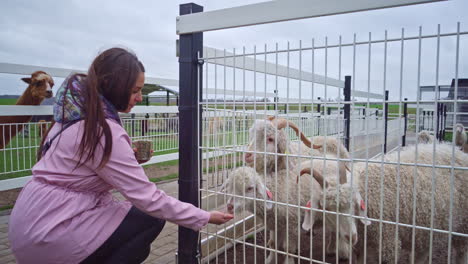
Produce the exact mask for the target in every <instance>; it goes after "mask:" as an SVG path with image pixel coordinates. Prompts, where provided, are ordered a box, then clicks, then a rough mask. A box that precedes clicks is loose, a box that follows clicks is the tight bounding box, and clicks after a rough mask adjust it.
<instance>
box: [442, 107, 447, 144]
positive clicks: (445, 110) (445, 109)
mask: <svg viewBox="0 0 468 264" xmlns="http://www.w3.org/2000/svg"><path fill="white" fill-rule="evenodd" d="M446 128H447V104H444V126H443V130H442V140H445V129H446Z"/></svg>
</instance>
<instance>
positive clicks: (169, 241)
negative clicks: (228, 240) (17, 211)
mask: <svg viewBox="0 0 468 264" xmlns="http://www.w3.org/2000/svg"><path fill="white" fill-rule="evenodd" d="M158 188H160V189H162V190H164V191H165V192H166V193H167V194H168V195H171V196H173V197H177V196H178V192H177V189H178V185H177V181H172V182H168V183H163V184H158ZM116 196H117V197H119V198H122V196H121V195H120V194H116ZM9 219H10V216H9V215H3V216H0V264H13V263H16V261H15V257H14V256H13V254H12V253H11V250H10V242H9V240H8V221H9ZM177 231H178V226H177V225H175V224H172V223H169V222H166V226H165V227H164V229H163V231H162V232H161V234H160V235H159V236H158V238H157V239H156V240H155V241H154V242H153V244H152V245H151V252H150V255H149V256H148V258H147V259H146V261H145V262H143V263H145V264H149V263H158V264H168V263H175V253H176V251H177V240H178V239H177Z"/></svg>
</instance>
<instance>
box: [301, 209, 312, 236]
mask: <svg viewBox="0 0 468 264" xmlns="http://www.w3.org/2000/svg"><path fill="white" fill-rule="evenodd" d="M311 214H312V212H311V211H309V212H306V213H305V215H304V221H303V222H302V229H304V230H305V231H309V230H310V229H312V225H313V223H312V216H311Z"/></svg>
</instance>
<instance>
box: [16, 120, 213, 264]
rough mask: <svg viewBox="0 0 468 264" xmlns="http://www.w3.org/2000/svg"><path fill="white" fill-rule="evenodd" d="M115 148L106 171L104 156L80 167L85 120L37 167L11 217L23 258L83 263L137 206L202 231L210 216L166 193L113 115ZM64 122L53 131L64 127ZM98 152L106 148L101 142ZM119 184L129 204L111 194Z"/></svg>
mask: <svg viewBox="0 0 468 264" xmlns="http://www.w3.org/2000/svg"><path fill="white" fill-rule="evenodd" d="M107 123H108V124H109V126H110V128H111V130H112V143H113V147H112V153H111V156H110V160H109V162H107V164H106V165H105V167H104V168H102V169H99V170H96V169H95V168H96V167H97V166H96V165H97V163H98V162H99V161H100V159H99V160H96V161H94V162H88V163H86V164H85V165H84V166H81V167H79V168H78V169H75V170H73V168H74V167H75V165H76V163H77V160H78V157H77V153H78V147H79V144H80V139H81V135H82V128H83V125H84V123H83V121H80V122H78V123H76V124H74V125H72V126H71V127H69V128H68V129H66V130H65V131H64V132H62V135H61V136H59V137H57V138H56V139H55V140H54V142H53V143H52V146H51V147H50V149H49V150H48V151H47V153H46V155H45V156H44V157H43V158H42V159H41V160H40V161H39V162H38V163H37V164H36V165H35V166H34V167H33V169H32V172H33V179H32V180H31V181H30V182H29V183H28V184H26V186H25V187H24V188H23V190H22V191H21V194H20V195H19V197H18V200H17V201H16V204H15V207H14V209H13V212H12V214H11V217H10V225H9V238H10V242H11V247H12V251H13V253H14V255H15V257H16V259H17V261H18V263H20V264H21V263H78V262H80V261H82V260H84V259H85V258H86V257H87V256H89V255H90V254H91V253H93V252H94V251H95V250H96V249H97V248H98V247H99V246H101V245H102V244H103V243H104V241H106V240H107V238H109V236H110V235H111V234H112V233H113V232H114V231H115V230H116V228H117V227H118V226H119V224H120V223H121V222H122V220H123V219H124V217H125V215H126V214H127V212H128V211H129V209H130V207H131V205H132V204H133V205H134V206H136V207H137V208H139V209H140V210H142V211H144V212H146V213H148V214H149V215H152V216H154V217H157V218H160V219H165V220H168V221H171V222H174V223H176V224H178V225H182V226H184V227H188V228H191V229H193V230H199V229H201V228H202V227H204V226H205V225H206V224H207V223H208V219H209V216H210V215H209V213H208V212H206V211H204V210H201V209H199V208H196V207H194V206H193V205H191V204H188V203H183V202H181V201H179V200H177V199H175V198H172V197H170V196H168V195H166V194H165V193H164V192H163V191H161V190H158V189H157V188H156V185H155V184H154V183H151V182H150V181H148V178H147V177H146V175H145V173H144V171H143V169H142V167H141V166H140V165H139V164H138V162H137V161H136V159H135V155H134V152H133V150H132V148H131V141H130V138H129V136H128V135H127V133H126V131H125V130H124V129H123V128H122V127H121V126H120V125H119V124H117V123H116V122H115V121H113V120H108V121H107ZM60 127H61V126H60V125H59V124H56V125H55V126H54V127H53V128H52V130H51V131H50V133H49V135H50V136H53V135H55V134H56V133H57V132H58V131H59V130H60ZM97 152H98V155H97V157H101V153H102V148H99V147H98V151H97ZM111 189H117V190H118V191H119V192H120V193H121V194H122V195H124V196H125V197H126V198H127V200H128V201H123V202H121V201H117V200H115V199H113V197H112V195H111V194H110V192H109V191H110V190H111Z"/></svg>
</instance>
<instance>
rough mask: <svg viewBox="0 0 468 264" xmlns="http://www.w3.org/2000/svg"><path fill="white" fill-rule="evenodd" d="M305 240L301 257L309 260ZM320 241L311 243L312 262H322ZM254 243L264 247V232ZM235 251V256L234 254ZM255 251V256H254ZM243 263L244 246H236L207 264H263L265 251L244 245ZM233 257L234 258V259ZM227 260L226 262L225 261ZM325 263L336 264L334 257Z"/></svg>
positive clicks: (306, 239)
mask: <svg viewBox="0 0 468 264" xmlns="http://www.w3.org/2000/svg"><path fill="white" fill-rule="evenodd" d="M314 236H317V237H318V238H321V237H322V232H320V231H318V232H316V233H315V235H314ZM303 237H305V239H303V240H301V256H303V257H305V258H309V256H310V236H307V235H305V236H303ZM321 240H322V239H315V240H314V241H313V250H312V255H313V259H314V260H318V261H322V256H323V255H322V246H323V244H322V243H321ZM246 241H247V242H248V243H252V244H253V243H254V238H253V237H250V238H248V239H246ZM256 243H257V245H260V246H264V245H265V239H264V232H259V233H257V235H256ZM234 251H235V254H234ZM255 251H256V255H255V256H254V254H255ZM245 252H246V253H245V262H244V244H237V245H236V246H235V250H234V247H233V248H231V249H229V250H227V251H226V252H223V253H221V254H219V255H218V258H217V259H216V258H214V259H212V260H211V261H210V262H209V264H237V263H246V264H249V263H258V264H264V263H265V259H266V257H265V250H264V249H262V248H257V249H256V250H255V249H254V247H253V246H249V245H245ZM267 253H268V252H267ZM234 256H235V258H234ZM254 257H255V259H256V262H255V261H254ZM226 260H227V261H226ZM325 261H326V262H327V263H337V262H336V258H335V256H334V255H329V256H326V257H325ZM295 263H301V264H302V263H311V262H310V261H308V260H301V261H300V262H298V261H297V259H295ZM338 263H339V264H345V263H355V259H352V260H351V261H350V260H345V259H341V260H339V261H338Z"/></svg>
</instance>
